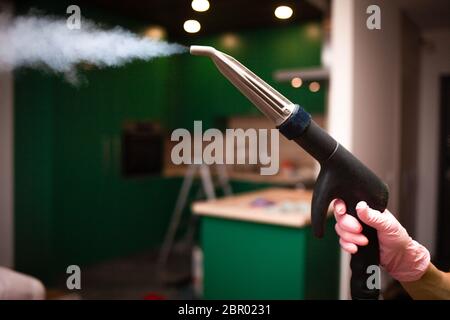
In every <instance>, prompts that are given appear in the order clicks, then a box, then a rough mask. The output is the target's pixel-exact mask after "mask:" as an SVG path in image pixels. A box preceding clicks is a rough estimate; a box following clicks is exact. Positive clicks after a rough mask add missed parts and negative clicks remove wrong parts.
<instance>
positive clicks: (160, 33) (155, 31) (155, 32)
mask: <svg viewBox="0 0 450 320" xmlns="http://www.w3.org/2000/svg"><path fill="white" fill-rule="evenodd" d="M144 35H145V36H146V37H148V38H151V39H155V40H161V39H164V38H165V37H166V35H167V33H166V30H165V29H164V28H163V27H160V26H151V27H148V28H147V29H146V30H145V32H144Z"/></svg>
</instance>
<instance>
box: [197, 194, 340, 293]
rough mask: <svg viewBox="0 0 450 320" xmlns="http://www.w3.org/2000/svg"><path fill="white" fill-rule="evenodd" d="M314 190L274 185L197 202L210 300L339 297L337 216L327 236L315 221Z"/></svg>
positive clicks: (328, 226) (330, 221) (329, 221)
mask: <svg viewBox="0 0 450 320" xmlns="http://www.w3.org/2000/svg"><path fill="white" fill-rule="evenodd" d="M311 198H312V192H311V191H307V190H294V189H286V188H268V189H263V190H260V191H252V192H246V193H241V194H236V195H233V196H230V197H224V198H221V199H216V200H211V201H200V202H195V203H194V204H193V206H192V211H193V212H194V214H197V215H199V216H200V237H199V240H200V247H201V250H202V253H203V255H202V256H203V258H202V263H199V265H201V268H202V271H200V272H199V274H203V281H202V283H203V285H202V288H203V298H205V299H336V298H337V297H338V284H339V281H338V279H339V244H338V239H337V236H336V232H335V231H334V219H327V223H326V231H325V236H324V238H323V239H316V238H314V236H313V234H312V228H311V223H310V202H311Z"/></svg>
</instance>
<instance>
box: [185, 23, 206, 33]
mask: <svg viewBox="0 0 450 320" xmlns="http://www.w3.org/2000/svg"><path fill="white" fill-rule="evenodd" d="M201 27H202V26H201V25H200V22H198V21H197V20H186V21H185V22H184V24H183V28H184V31H186V32H188V33H196V32H199V31H200V29H201Z"/></svg>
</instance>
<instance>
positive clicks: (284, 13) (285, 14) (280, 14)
mask: <svg viewBox="0 0 450 320" xmlns="http://www.w3.org/2000/svg"><path fill="white" fill-rule="evenodd" d="M274 13H275V17H277V18H278V19H283V20H285V19H289V18H290V17H292V14H293V13H294V11H292V8H291V7H288V6H279V7H277V8H276V9H275V12H274Z"/></svg>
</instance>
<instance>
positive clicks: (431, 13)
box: [397, 0, 450, 30]
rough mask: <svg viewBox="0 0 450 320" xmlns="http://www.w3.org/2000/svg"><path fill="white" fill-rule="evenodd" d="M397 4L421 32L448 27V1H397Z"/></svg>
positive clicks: (449, 14) (449, 3)
mask: <svg viewBox="0 0 450 320" xmlns="http://www.w3.org/2000/svg"><path fill="white" fill-rule="evenodd" d="M397 3H398V4H399V6H400V7H401V8H402V9H403V10H404V11H405V12H406V14H407V15H408V16H409V17H410V18H411V19H412V20H413V21H414V22H415V23H416V24H417V25H418V26H419V27H420V28H421V29H422V30H429V29H437V28H446V27H450V0H397Z"/></svg>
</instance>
